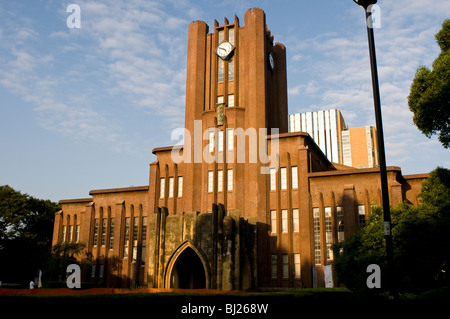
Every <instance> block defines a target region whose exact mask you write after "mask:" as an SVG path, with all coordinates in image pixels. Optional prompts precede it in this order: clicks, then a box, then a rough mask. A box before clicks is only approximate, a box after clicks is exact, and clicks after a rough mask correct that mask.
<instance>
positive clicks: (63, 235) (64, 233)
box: [61, 225, 67, 242]
mask: <svg viewBox="0 0 450 319" xmlns="http://www.w3.org/2000/svg"><path fill="white" fill-rule="evenodd" d="M66 229H67V226H66V225H64V226H63V227H62V234H61V242H65V241H66Z"/></svg>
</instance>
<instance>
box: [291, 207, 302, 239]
mask: <svg viewBox="0 0 450 319" xmlns="http://www.w3.org/2000/svg"><path fill="white" fill-rule="evenodd" d="M292 222H293V225H292V226H293V231H294V233H298V232H299V231H300V218H299V216H298V208H294V209H292Z"/></svg>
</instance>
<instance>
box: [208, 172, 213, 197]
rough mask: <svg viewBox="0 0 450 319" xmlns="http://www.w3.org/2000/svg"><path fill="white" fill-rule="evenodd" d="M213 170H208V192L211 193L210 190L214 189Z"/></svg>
mask: <svg viewBox="0 0 450 319" xmlns="http://www.w3.org/2000/svg"><path fill="white" fill-rule="evenodd" d="M213 174H214V172H213V171H208V193H212V191H213V190H214V187H213V186H214V185H213V182H214V175H213Z"/></svg>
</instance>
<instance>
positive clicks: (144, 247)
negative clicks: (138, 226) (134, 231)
mask: <svg viewBox="0 0 450 319" xmlns="http://www.w3.org/2000/svg"><path fill="white" fill-rule="evenodd" d="M146 239H147V217H142V232H141V266H144V265H145V258H146V257H145V252H146V250H147V241H146Z"/></svg>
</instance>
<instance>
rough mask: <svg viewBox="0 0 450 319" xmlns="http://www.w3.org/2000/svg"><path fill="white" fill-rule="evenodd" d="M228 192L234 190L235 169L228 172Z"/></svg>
mask: <svg viewBox="0 0 450 319" xmlns="http://www.w3.org/2000/svg"><path fill="white" fill-rule="evenodd" d="M227 190H228V191H232V190H233V169H232V168H230V169H228V170H227Z"/></svg>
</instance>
